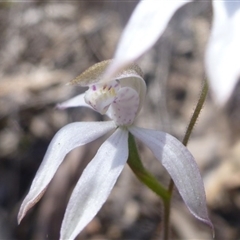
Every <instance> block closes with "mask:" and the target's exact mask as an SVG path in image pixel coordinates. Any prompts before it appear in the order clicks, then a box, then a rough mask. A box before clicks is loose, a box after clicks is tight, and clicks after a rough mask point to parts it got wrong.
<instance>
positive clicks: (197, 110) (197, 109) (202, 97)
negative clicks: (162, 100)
mask: <svg viewBox="0 0 240 240" xmlns="http://www.w3.org/2000/svg"><path fill="white" fill-rule="evenodd" d="M207 93H208V83H207V80H204V84H203V87H202V91H201V94H200V97H199V99H198V103H197V105H196V107H195V109H194V112H193V115H192V117H191V120H190V122H189V124H188V127H187V131H186V133H185V135H184V138H183V141H182V143H183V145H185V146H187V144H188V140H189V138H190V136H191V134H192V131H193V128H194V126H195V124H196V122H197V119H198V117H199V115H200V112H201V110H202V108H203V104H204V102H205V100H206V96H207ZM173 189H174V182H173V180H172V179H171V180H170V183H169V186H168V193H169V196H170V199H169V202H164V232H163V239H164V240H168V239H169V229H170V227H169V226H170V207H171V198H172V193H173Z"/></svg>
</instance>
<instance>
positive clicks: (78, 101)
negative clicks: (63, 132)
mask: <svg viewBox="0 0 240 240" xmlns="http://www.w3.org/2000/svg"><path fill="white" fill-rule="evenodd" d="M84 96H85V93H82V94H80V95H77V96H75V97H73V98H70V99H69V100H67V101H65V102H63V103H59V104H57V106H56V107H57V108H58V109H66V108H71V107H88V108H91V109H93V108H92V107H91V106H90V105H89V104H87V103H86V102H85V99H84Z"/></svg>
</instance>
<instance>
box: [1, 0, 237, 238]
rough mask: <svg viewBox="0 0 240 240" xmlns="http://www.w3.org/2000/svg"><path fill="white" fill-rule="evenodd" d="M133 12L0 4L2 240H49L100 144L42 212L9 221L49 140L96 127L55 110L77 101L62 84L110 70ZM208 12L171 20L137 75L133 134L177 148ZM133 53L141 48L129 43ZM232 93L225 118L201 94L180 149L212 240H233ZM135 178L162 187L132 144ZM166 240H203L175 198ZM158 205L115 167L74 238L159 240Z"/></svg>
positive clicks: (198, 74)
mask: <svg viewBox="0 0 240 240" xmlns="http://www.w3.org/2000/svg"><path fill="white" fill-rule="evenodd" d="M136 4H137V1H129V2H128V1H118V2H117V1H79V2H67V1H65V2H60V1H59V2H50V1H49V2H48V1H38V2H34V1H31V2H27V1H26V2H18V3H17V2H15V3H13V2H10V1H5V2H1V3H0V33H1V34H0V239H1V240H5V239H58V238H59V229H60V225H61V221H62V218H63V214H64V211H65V208H66V204H67V202H68V199H69V196H70V194H71V191H72V189H73V187H74V185H75V183H76V181H77V180H78V178H79V176H80V175H81V173H82V171H83V169H84V168H85V166H86V165H87V163H88V162H89V161H90V160H91V159H92V157H93V156H94V154H95V153H96V151H97V149H98V147H99V146H100V145H101V143H102V142H103V140H104V138H101V139H99V140H97V141H95V142H93V143H91V144H88V145H87V146H86V147H81V148H77V149H76V150H74V151H72V152H71V153H70V154H69V155H68V156H67V157H66V160H65V161H64V163H63V164H62V165H61V167H60V169H59V171H58V172H57V174H56V175H55V177H54V179H53V181H52V182H51V184H50V185H49V187H48V190H47V191H46V193H45V195H44V197H43V198H42V199H41V201H40V202H39V203H38V204H37V205H36V206H35V207H34V208H33V209H32V210H31V211H29V213H28V214H27V216H26V217H25V218H24V220H23V221H22V223H21V224H20V225H19V226H18V225H17V213H18V210H19V207H20V204H21V202H22V200H23V198H24V196H25V195H26V193H27V191H28V189H29V187H30V184H31V182H32V180H33V178H34V176H35V173H36V171H37V169H38V167H39V165H40V163H41V161H42V159H43V156H44V154H45V152H46V149H47V147H48V145H49V143H50V141H51V139H52V137H53V136H54V134H55V133H56V132H57V131H58V130H59V129H60V128H61V127H63V126H64V125H66V124H67V123H70V122H74V121H94V120H104V117H102V116H100V115H98V114H96V113H94V112H92V111H91V110H89V109H81V108H78V109H77V108H76V109H69V110H64V111H60V110H56V109H55V105H56V104H57V103H59V102H62V101H64V100H66V99H68V98H70V97H73V96H75V95H76V94H79V93H81V92H82V91H84V90H85V89H82V88H79V87H76V86H74V87H72V86H66V85H65V84H66V83H67V82H69V81H70V80H72V79H73V78H75V77H76V76H77V75H79V74H80V73H81V72H83V71H84V70H85V69H86V68H88V67H90V66H91V65H93V64H94V63H96V62H99V61H102V60H106V59H110V58H112V56H113V53H114V51H115V48H116V44H117V42H118V39H119V36H120V34H121V31H122V29H123V27H124V26H125V24H126V22H127V20H128V19H129V16H130V14H131V12H132V10H133V9H134V7H135V6H136ZM211 20H212V9H211V2H210V1H198V2H194V3H190V4H187V5H186V6H184V7H183V8H181V9H180V10H179V11H178V12H177V13H176V14H175V15H174V17H173V19H172V20H171V22H170V24H169V26H168V28H167V30H166V31H165V33H164V35H163V36H162V38H161V39H160V40H159V41H158V43H157V44H156V45H155V46H154V48H152V49H151V50H150V51H148V52H147V53H146V54H145V55H144V56H143V57H142V58H141V59H140V60H139V61H138V64H139V66H140V67H141V68H142V70H143V72H144V78H145V80H146V83H147V86H148V94H147V99H146V102H145V105H144V108H143V110H142V112H141V113H140V115H139V117H138V120H137V122H138V125H139V126H141V127H146V128H152V129H159V130H162V131H166V132H168V133H170V134H172V135H174V136H176V137H177V138H178V139H179V140H182V139H183V136H184V133H185V130H186V127H187V124H188V122H189V120H190V117H191V115H192V113H193V109H194V107H195V105H196V103H197V100H198V97H199V94H200V89H201V86H202V84H203V79H204V78H205V73H204V63H203V60H204V49H205V46H206V43H207V39H208V36H209V31H210V28H211ZM139 41H141V39H139ZM239 96H240V84H239V86H237V88H236V90H235V92H234V94H233V96H232V98H231V99H230V101H229V103H228V104H227V106H226V107H225V108H224V109H219V108H218V107H217V106H216V105H214V103H213V101H212V98H211V94H209V96H208V98H207V101H206V103H205V106H204V108H203V110H202V113H201V115H200V118H199V120H198V123H197V125H196V127H195V129H194V132H193V134H192V136H191V139H190V141H189V145H188V148H189V149H190V151H191V152H192V154H193V155H194V156H195V158H196V161H197V163H198V165H199V168H200V170H201V173H202V176H203V179H204V184H205V188H206V194H207V202H208V207H209V214H210V218H211V220H212V222H213V224H214V226H215V231H216V239H221V240H222V239H226V240H227V239H229V240H230V239H240V139H239V136H240V127H239V126H240V125H239V123H240V114H239V112H240V111H239V110H240V97H239ZM139 149H140V152H141V156H142V160H143V162H144V164H145V166H146V167H147V168H148V169H149V170H150V171H151V172H152V173H153V174H154V175H155V176H156V177H157V178H158V179H159V181H161V182H162V183H164V184H165V185H168V182H169V176H168V174H167V173H166V171H165V170H164V169H163V168H162V167H161V166H160V164H158V163H157V161H156V160H155V159H154V157H153V156H152V154H151V152H150V151H149V150H148V149H146V148H145V147H144V145H143V144H141V143H139ZM172 204H173V207H172V213H171V214H172V215H171V236H172V239H212V238H211V230H210V229H209V227H207V226H205V225H204V224H203V223H201V222H199V221H197V220H196V219H195V218H194V217H193V216H192V215H191V214H190V213H189V211H188V210H187V209H186V207H185V206H184V204H183V203H182V200H181V198H180V197H179V195H178V193H177V191H176V190H175V193H174V198H173V201H172ZM161 229H162V203H161V201H160V200H159V199H158V198H157V197H156V196H155V194H153V193H152V192H151V191H150V190H149V189H147V188H146V187H145V186H143V185H142V184H141V183H139V182H138V180H137V179H136V177H135V176H134V174H133V173H132V172H131V170H130V169H129V167H128V166H126V167H125V169H124V171H123V173H122V174H121V176H120V178H119V180H118V182H117V184H116V186H115V187H114V190H113V191H112V193H111V195H110V197H109V199H108V201H107V202H106V204H105V205H104V206H103V208H102V209H101V211H100V212H99V213H98V215H97V216H96V217H95V218H94V219H93V220H92V221H91V223H90V224H88V226H87V227H86V228H85V229H84V230H83V231H82V232H81V234H80V235H79V236H78V238H77V239H78V240H83V239H91V240H100V239H119V240H120V239H129V240H130V239H132V240H135V239H136V240H145V239H146V240H148V239H159V238H160V236H161Z"/></svg>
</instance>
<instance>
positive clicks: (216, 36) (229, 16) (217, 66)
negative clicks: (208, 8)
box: [206, 1, 240, 105]
mask: <svg viewBox="0 0 240 240" xmlns="http://www.w3.org/2000/svg"><path fill="white" fill-rule="evenodd" d="M239 58H240V1H213V26H212V31H211V35H210V39H209V43H208V47H207V51H206V71H207V74H208V80H209V83H210V87H211V89H212V92H213V97H214V98H215V100H216V102H217V103H218V104H220V105H223V104H225V103H226V102H227V100H228V99H229V97H230V96H231V93H232V91H233V89H234V87H235V86H236V84H237V82H238V80H239V79H240V60H239Z"/></svg>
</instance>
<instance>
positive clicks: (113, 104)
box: [18, 61, 212, 240]
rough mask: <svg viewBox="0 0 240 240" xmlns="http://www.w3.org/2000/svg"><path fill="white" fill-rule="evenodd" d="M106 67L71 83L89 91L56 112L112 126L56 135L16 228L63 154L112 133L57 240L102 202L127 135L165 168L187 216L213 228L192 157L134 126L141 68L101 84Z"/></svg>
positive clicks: (124, 156)
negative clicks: (89, 115)
mask: <svg viewBox="0 0 240 240" xmlns="http://www.w3.org/2000/svg"><path fill="white" fill-rule="evenodd" d="M108 65H109V61H104V62H101V63H99V64H96V65H94V66H93V67H91V68H90V69H88V70H87V71H85V72H84V73H83V74H82V75H80V76H79V77H77V78H76V79H75V80H73V81H72V82H71V84H75V83H78V84H80V86H89V89H88V90H87V91H86V92H85V93H84V94H81V95H79V96H77V97H75V98H72V99H70V100H68V101H66V102H64V103H62V104H59V106H58V107H59V108H68V107H77V106H85V107H86V106H89V107H90V108H93V109H94V110H96V111H97V112H99V113H101V114H105V113H106V114H107V115H108V116H109V117H110V118H111V119H112V120H111V121H106V122H76V123H71V124H68V125H66V126H65V127H63V128H62V129H60V130H59V132H58V133H57V134H56V135H55V136H54V138H53V139H52V141H51V143H50V145H49V147H48V150H47V152H46V155H45V157H44V159H43V162H42V164H41V166H40V168H39V170H38V172H37V174H36V176H35V178H34V180H33V182H32V185H31V188H30V191H29V193H28V194H27V196H26V198H25V199H24V201H23V203H22V205H21V208H20V211H19V215H18V220H19V222H20V221H21V220H22V218H23V217H24V216H25V214H26V213H27V211H28V210H29V209H30V208H31V207H32V206H34V205H35V204H36V202H38V201H39V199H40V198H41V197H42V195H43V193H44V191H45V190H46V188H47V186H48V184H49V182H50V181H51V179H52V178H53V176H54V174H55V173H56V171H57V169H58V167H59V165H60V164H61V163H62V161H63V160H64V158H65V156H66V154H67V153H68V152H70V151H71V150H72V149H74V148H76V147H78V146H82V145H85V144H87V143H90V142H92V141H93V140H95V139H97V138H99V137H101V136H103V135H104V134H106V133H108V132H109V131H112V130H114V133H113V134H112V135H111V136H110V137H109V138H108V139H107V140H106V141H105V142H104V143H103V144H102V145H101V147H100V148H99V150H98V151H97V153H96V155H95V157H94V158H93V159H92V161H91V162H90V163H89V164H88V165H87V167H86V168H85V170H84V171H83V173H82V175H81V177H80V179H79V181H78V183H77V184H76V186H75V188H74V190H73V192H72V195H71V197H70V200H69V203H68V205H67V209H66V212H65V216H64V219H63V222H62V227H61V239H64V240H65V239H74V238H75V237H76V236H77V235H78V234H79V232H80V231H81V230H82V229H83V228H84V227H85V226H86V225H87V224H88V223H89V222H90V221H91V220H92V219H93V217H94V216H95V215H96V214H97V212H98V211H99V210H100V208H101V207H102V205H103V204H104V203H105V201H106V200H107V198H108V196H109V194H110V192H111V190H112V188H113V186H114V184H115V183H116V181H117V179H118V176H119V175H120V173H121V172H122V170H123V167H124V165H125V164H126V162H127V160H128V156H129V149H128V134H129V132H130V133H131V134H132V135H134V136H135V137H136V138H138V139H139V140H140V141H142V142H143V143H144V144H146V146H147V147H149V148H150V150H151V151H152V152H153V154H154V156H155V157H156V159H157V160H158V161H159V162H160V163H161V164H162V165H163V166H164V167H165V168H166V170H167V171H168V173H169V174H170V175H171V177H172V179H173V180H174V182H175V185H176V187H177V188H178V190H179V193H180V194H181V196H182V198H183V200H184V202H185V203H186V205H187V207H188V209H189V210H190V212H191V213H192V214H193V215H194V216H195V217H196V218H198V219H200V220H201V221H203V222H205V223H207V224H208V225H210V226H212V224H211V221H210V220H209V218H208V213H207V207H206V197H205V192H204V186H203V182H202V178H201V176H200V173H199V170H198V166H197V164H196V162H195V160H194V158H193V156H192V155H191V153H190V152H189V151H188V150H187V148H186V147H185V146H184V145H183V144H182V143H181V142H180V141H178V140H177V139H176V138H174V137H173V136H171V135H169V134H167V133H164V132H160V131H154V130H149V129H143V128H139V127H136V126H135V125H134V120H135V118H136V116H137V114H138V112H139V111H140V109H141V107H142V103H143V100H144V97H145V93H146V85H145V82H144V80H143V79H142V73H141V70H140V68H139V67H138V66H136V65H131V66H130V67H128V68H127V69H124V70H123V71H121V72H120V73H119V74H117V75H116V76H115V77H114V79H112V80H109V81H108V82H107V83H106V82H105V81H103V79H102V76H103V73H104V71H105V69H106V67H107V66H108Z"/></svg>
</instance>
